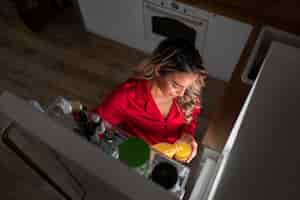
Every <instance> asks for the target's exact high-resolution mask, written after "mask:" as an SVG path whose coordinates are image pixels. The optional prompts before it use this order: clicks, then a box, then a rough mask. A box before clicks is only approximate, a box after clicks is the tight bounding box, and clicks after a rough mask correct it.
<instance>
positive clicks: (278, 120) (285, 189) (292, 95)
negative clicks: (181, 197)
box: [207, 42, 300, 200]
mask: <svg viewBox="0 0 300 200" xmlns="http://www.w3.org/2000/svg"><path fill="white" fill-rule="evenodd" d="M299 66H300V49H298V48H295V47H292V46H288V45H285V44H282V43H279V42H273V43H272V44H271V47H270V50H269V52H268V54H267V57H266V59H265V61H264V63H263V66H262V69H261V71H260V75H259V77H258V79H257V80H256V82H255V85H254V86H253V89H252V93H251V94H250V96H249V97H248V101H249V102H248V103H249V104H245V105H244V108H243V110H244V111H242V112H241V114H240V116H239V118H240V119H239V121H238V120H237V122H236V124H235V126H234V128H233V130H232V133H231V134H236V136H235V138H234V139H233V140H232V141H230V139H229V141H228V143H230V144H228V146H227V147H229V148H226V146H225V149H224V152H223V160H222V164H221V166H220V169H219V171H218V173H217V176H216V179H215V181H214V183H213V185H212V188H211V190H210V193H209V195H208V197H207V199H210V200H212V199H213V200H240V199H243V200H248V199H249V200H253V199H255V200H260V199H261V200H266V199H272V200H276V199H278V200H282V199H290V198H292V197H293V199H300V193H299V186H300V173H299V169H300V162H299V149H298V147H299V141H300V134H299V133H298V132H299V129H300V120H299V119H300V118H299V113H300V106H299V102H300V92H299V91H300V84H299V76H300V68H299ZM245 108H246V109H245ZM234 132H236V133H234ZM231 147H232V148H231Z"/></svg>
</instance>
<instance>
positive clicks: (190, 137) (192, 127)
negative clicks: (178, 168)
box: [179, 108, 200, 163]
mask: <svg viewBox="0 0 300 200" xmlns="http://www.w3.org/2000/svg"><path fill="white" fill-rule="evenodd" d="M199 115H200V108H195V109H194V111H193V113H192V121H191V122H190V123H188V124H185V125H184V127H183V128H182V135H181V137H180V139H179V140H180V141H184V142H186V143H188V144H190V145H191V147H192V153H191V154H190V156H189V157H188V158H187V160H186V161H185V162H187V163H189V162H190V161H191V160H192V159H193V158H194V157H195V156H196V155H197V151H198V144H197V142H196V140H195V137H194V136H195V131H196V126H197V119H198V117H199Z"/></svg>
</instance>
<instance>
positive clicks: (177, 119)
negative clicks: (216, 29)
mask: <svg viewBox="0 0 300 200" xmlns="http://www.w3.org/2000/svg"><path fill="white" fill-rule="evenodd" d="M205 78H206V71H205V69H204V67H203V65H202V59H201V56H200V55H199V53H198V51H197V50H196V49H195V47H194V45H192V44H190V43H189V42H188V41H186V40H184V39H179V38H177V39H166V40H164V41H162V42H161V43H160V44H159V46H158V47H157V48H156V49H155V50H154V52H153V54H152V56H150V57H149V58H148V59H146V60H145V61H144V62H142V64H141V65H140V66H138V68H137V70H136V72H135V76H134V78H131V79H129V80H127V81H126V82H124V83H122V84H121V85H119V86H118V87H117V88H116V89H115V90H114V91H113V92H112V94H111V95H110V96H108V97H107V98H106V99H105V101H104V102H103V103H102V104H101V105H100V106H98V107H97V108H96V109H95V110H94V111H95V112H96V113H98V114H99V115H100V116H101V117H102V118H103V119H105V120H106V121H108V122H110V123H111V124H112V125H114V126H116V125H119V126H121V128H122V129H123V130H125V131H127V132H128V133H130V134H132V135H134V136H136V137H139V138H141V139H143V140H145V141H146V142H147V143H148V144H150V145H154V144H157V143H161V142H167V143H174V142H176V141H178V140H183V141H185V142H188V143H189V144H191V146H192V149H193V150H192V153H191V155H190V156H189V158H188V159H187V160H186V162H190V161H191V160H192V159H193V158H194V156H195V155H196V153H197V142H196V141H195V139H194V134H195V128H196V120H197V118H198V115H199V113H200V110H201V95H202V89H203V87H204V86H205Z"/></svg>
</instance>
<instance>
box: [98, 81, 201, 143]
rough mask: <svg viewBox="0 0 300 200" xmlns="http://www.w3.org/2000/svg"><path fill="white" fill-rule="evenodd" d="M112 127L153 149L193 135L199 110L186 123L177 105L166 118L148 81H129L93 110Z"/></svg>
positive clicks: (173, 106)
mask: <svg viewBox="0 0 300 200" xmlns="http://www.w3.org/2000/svg"><path fill="white" fill-rule="evenodd" d="M93 111H94V112H96V113H98V114H99V115H100V116H101V117H102V118H103V119H104V120H106V121H108V122H110V123H111V124H112V125H113V126H116V125H120V126H121V128H122V129H123V130H125V131H126V132H128V133H129V134H131V135H133V136H136V137H139V138H141V139H144V140H145V141H146V142H147V143H149V144H151V145H153V144H156V143H160V142H168V143H174V142H175V141H176V140H177V139H179V138H180V137H181V135H182V133H183V132H184V133H188V134H191V135H194V133H195V128H196V118H197V117H198V115H199V113H200V109H199V108H196V109H195V110H194V111H193V120H192V121H191V122H190V123H188V124H187V123H185V121H184V115H183V113H182V111H181V110H180V108H179V106H178V104H177V103H176V101H175V100H174V101H173V104H172V106H171V108H170V111H169V113H168V115H167V117H166V118H164V117H163V115H162V114H161V112H160V111H159V109H158V107H157V105H156V103H155V102H154V99H153V97H152V95H151V92H150V84H149V81H147V80H137V79H129V80H128V81H126V82H124V83H122V84H121V85H119V86H118V87H117V88H116V89H115V90H114V91H113V92H112V94H111V95H109V96H108V97H107V98H106V99H105V100H104V102H103V103H102V104H101V105H100V106H98V107H97V108H95V109H94V110H93Z"/></svg>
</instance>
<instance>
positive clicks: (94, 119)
mask: <svg viewBox="0 0 300 200" xmlns="http://www.w3.org/2000/svg"><path fill="white" fill-rule="evenodd" d="M98 126H100V117H99V115H97V114H95V113H93V114H91V121H90V122H89V123H88V130H87V135H88V137H89V138H90V139H91V137H92V136H94V135H95V131H96V128H97V127H98Z"/></svg>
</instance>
